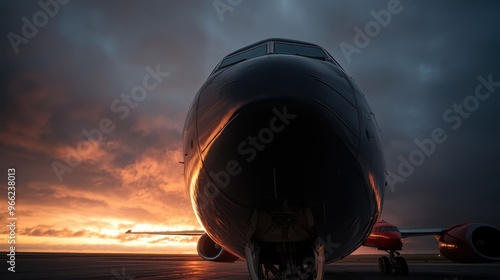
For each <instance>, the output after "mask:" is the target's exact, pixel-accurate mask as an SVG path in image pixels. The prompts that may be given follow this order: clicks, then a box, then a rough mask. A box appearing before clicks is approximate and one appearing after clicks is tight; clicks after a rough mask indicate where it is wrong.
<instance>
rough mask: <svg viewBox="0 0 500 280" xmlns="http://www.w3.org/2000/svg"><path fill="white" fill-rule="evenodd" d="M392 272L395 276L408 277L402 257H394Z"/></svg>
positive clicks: (406, 266)
mask: <svg viewBox="0 0 500 280" xmlns="http://www.w3.org/2000/svg"><path fill="white" fill-rule="evenodd" d="M394 265H395V267H394V270H395V271H396V274H399V275H408V264H407V263H406V260H405V259H404V258H403V257H395V258H394Z"/></svg>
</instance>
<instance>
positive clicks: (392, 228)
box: [380, 226, 399, 232]
mask: <svg viewBox="0 0 500 280" xmlns="http://www.w3.org/2000/svg"><path fill="white" fill-rule="evenodd" d="M380 231H382V232H389V231H399V230H398V228H397V227H391V226H387V227H381V228H380Z"/></svg>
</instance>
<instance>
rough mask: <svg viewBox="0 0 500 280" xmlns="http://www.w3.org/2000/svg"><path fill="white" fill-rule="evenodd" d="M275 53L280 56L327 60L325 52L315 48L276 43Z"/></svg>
mask: <svg viewBox="0 0 500 280" xmlns="http://www.w3.org/2000/svg"><path fill="white" fill-rule="evenodd" d="M274 52H275V53H279V54H294V55H301V56H307V57H312V58H317V59H323V60H325V59H327V56H326V54H325V52H324V51H323V50H322V49H321V48H319V47H314V46H305V45H298V44H287V43H278V42H276V43H274Z"/></svg>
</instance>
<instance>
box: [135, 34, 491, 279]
mask: <svg viewBox="0 0 500 280" xmlns="http://www.w3.org/2000/svg"><path fill="white" fill-rule="evenodd" d="M182 141H183V157H184V158H183V160H182V161H180V163H182V164H184V178H185V183H186V190H187V193H188V195H189V197H190V201H191V205H192V208H193V210H194V213H195V216H196V217H197V219H198V221H199V223H200V224H201V225H202V226H203V228H204V230H193V231H164V232H133V231H131V230H129V231H128V232H127V233H129V234H164V235H189V236H196V235H199V236H201V237H200V239H199V241H198V245H197V251H198V254H199V255H200V257H201V258H203V259H204V260H208V261H215V262H234V261H236V260H238V259H242V260H245V261H246V264H247V268H248V272H249V275H250V278H251V279H252V280H257V279H291V278H294V279H295V278H297V279H316V280H319V279H323V277H324V268H325V264H327V263H332V262H335V261H337V260H340V259H343V258H344V257H346V256H348V255H350V254H351V253H352V252H353V251H355V250H356V249H358V248H359V247H360V246H368V247H374V248H376V249H378V250H384V251H387V253H388V254H389V257H387V256H383V257H381V258H380V259H379V268H380V271H381V272H383V273H387V274H390V273H392V271H395V273H397V274H401V275H404V274H408V265H407V263H406V261H405V259H404V258H403V257H402V256H400V253H399V252H398V251H400V250H401V249H402V246H403V238H406V237H412V236H421V235H435V236H436V239H437V241H438V243H439V250H440V252H441V254H442V255H443V256H445V257H447V258H449V259H450V260H452V261H456V262H494V261H500V230H499V229H498V228H496V227H494V226H491V225H487V224H479V223H473V224H462V225H457V226H453V227H451V228H448V229H398V228H397V227H395V226H394V225H392V224H390V223H387V222H385V221H383V220H379V219H380V217H381V212H382V206H383V201H384V192H385V186H386V185H387V182H386V174H387V171H386V168H385V161H384V157H383V152H382V148H381V138H380V130H379V127H378V124H377V121H376V119H375V115H374V113H373V112H372V110H371V109H370V106H369V105H368V103H367V101H366V99H365V96H364V94H363V93H362V91H361V90H360V88H359V87H358V85H357V84H356V82H355V81H354V79H353V78H352V77H351V76H349V75H348V74H347V73H346V71H345V70H344V69H343V68H342V66H340V64H339V63H337V61H336V60H335V59H334V58H333V57H332V56H331V55H330V54H329V53H328V52H327V50H326V49H324V48H322V47H320V46H319V45H316V44H312V43H308V42H303V41H297V40H291V39H282V38H270V39H266V40H262V41H259V42H256V43H254V44H251V45H249V46H246V47H243V48H241V49H239V50H236V51H234V52H232V53H230V54H229V55H227V56H226V57H224V58H223V59H222V60H221V61H220V62H219V63H218V64H217V65H216V67H215V69H214V70H213V71H212V73H211V74H210V75H209V77H208V79H207V80H206V82H205V83H204V84H203V85H202V87H201V88H200V90H199V91H198V93H197V94H196V96H195V98H194V101H193V103H192V104H191V106H190V108H189V110H188V113H187V116H186V121H185V124H184V129H183V140H182Z"/></svg>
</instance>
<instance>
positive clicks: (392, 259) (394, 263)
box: [378, 250, 408, 275]
mask: <svg viewBox="0 0 500 280" xmlns="http://www.w3.org/2000/svg"><path fill="white" fill-rule="evenodd" d="M386 252H387V253H389V257H386V256H383V257H380V258H379V259H378V268H379V269H380V272H382V273H385V274H391V273H392V270H393V269H394V271H395V272H396V274H398V275H408V264H407V263H406V260H405V259H404V258H403V257H401V256H400V253H399V252H396V251H393V250H391V251H386Z"/></svg>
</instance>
